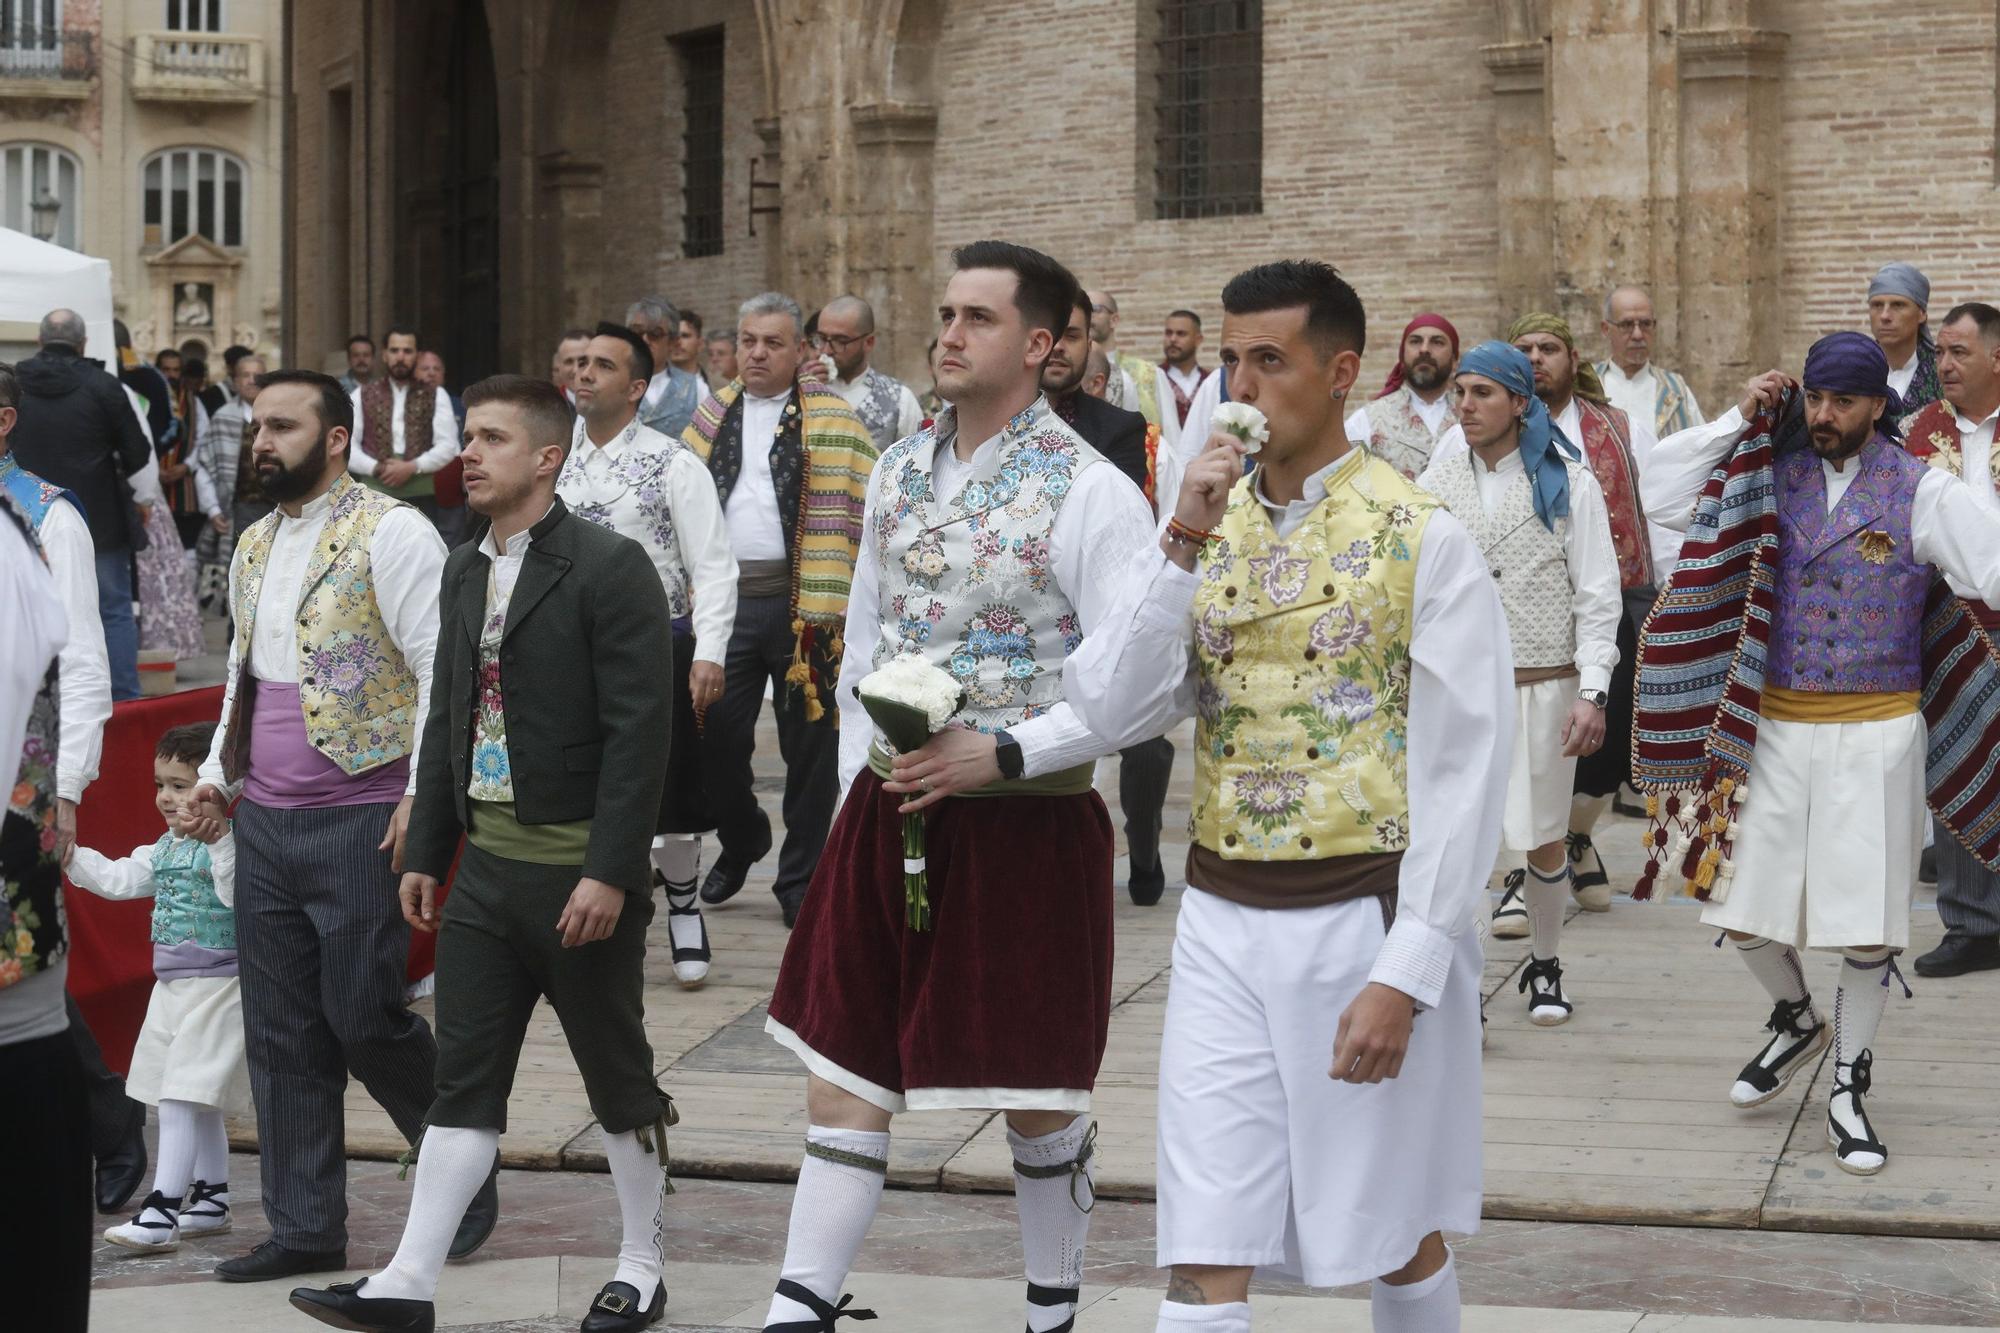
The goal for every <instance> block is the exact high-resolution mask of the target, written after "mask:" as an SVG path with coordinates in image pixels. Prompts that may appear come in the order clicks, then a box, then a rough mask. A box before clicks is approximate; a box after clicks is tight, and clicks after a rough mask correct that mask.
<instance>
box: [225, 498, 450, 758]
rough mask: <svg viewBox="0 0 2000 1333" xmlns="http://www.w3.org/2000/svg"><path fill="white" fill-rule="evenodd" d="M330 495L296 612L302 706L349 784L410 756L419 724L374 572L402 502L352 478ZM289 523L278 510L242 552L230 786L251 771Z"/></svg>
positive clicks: (313, 737) (312, 736)
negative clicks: (381, 528)
mask: <svg viewBox="0 0 2000 1333" xmlns="http://www.w3.org/2000/svg"><path fill="white" fill-rule="evenodd" d="M329 495H330V496H331V497H332V512H331V513H329V514H328V515H327V519H326V526H325V527H324V528H323V529H321V531H320V537H319V545H318V547H317V548H316V549H315V550H314V551H313V554H312V558H311V560H309V561H308V562H307V564H306V576H305V585H304V589H303V591H302V594H301V597H300V601H299V605H298V608H297V610H296V615H297V617H298V645H299V660H298V674H299V705H300V707H302V708H303V709H304V710H305V724H306V740H307V741H308V742H309V743H310V744H311V745H312V747H313V749H315V750H318V751H319V752H320V753H321V754H323V755H325V756H326V757H327V758H328V759H330V760H332V761H333V762H334V763H335V764H336V765H338V766H339V767H340V769H341V771H342V772H344V773H347V774H349V775H350V776H352V775H353V774H357V773H365V772H367V771H369V770H370V769H373V768H379V767H381V766H382V765H383V764H387V763H391V762H393V761H395V760H397V759H401V758H402V757H403V756H404V755H406V754H408V753H409V752H410V743H411V741H412V739H413V738H414V736H415V734H416V728H417V724H418V722H419V721H421V719H419V718H418V717H417V715H416V713H417V675H416V672H415V671H413V670H411V669H410V664H409V663H408V662H406V661H404V660H403V654H402V652H401V651H400V650H399V649H398V648H397V647H396V645H395V644H394V642H392V641H391V640H390V638H389V627H388V626H387V625H386V624H384V623H383V620H382V609H381V607H379V606H377V605H376V602H375V587H374V583H373V581H372V579H371V578H370V571H369V564H368V542H369V539H370V538H371V537H373V536H374V533H375V525H376V524H378V523H380V522H381V521H382V519H383V518H384V517H385V516H386V515H387V514H388V513H389V512H390V511H391V510H393V509H394V508H396V506H397V505H399V504H401V503H402V501H400V500H394V499H391V498H390V497H388V496H386V495H382V494H381V493H379V492H377V491H372V490H370V489H368V488H367V487H366V486H360V485H357V484H355V482H354V480H353V479H352V478H351V477H349V476H348V475H347V474H346V473H342V474H341V475H340V476H339V477H338V478H336V479H335V481H334V483H333V489H332V490H331V491H330V492H329ZM283 516H284V511H282V510H278V511H275V512H273V513H271V514H269V515H268V516H266V517H264V518H262V519H260V520H258V521H257V522H256V523H254V524H252V525H251V526H250V528H249V530H248V531H246V532H245V533H244V534H243V537H242V539H241V540H240V541H239V542H238V543H237V546H236V562H235V574H236V577H235V580H234V582H235V586H236V592H235V602H234V605H233V607H232V609H233V611H234V612H235V616H236V659H237V661H238V663H239V664H240V670H241V676H240V678H239V679H238V680H237V682H236V695H235V703H234V706H233V708H232V711H231V716H230V721H229V740H230V744H229V747H228V750H229V752H228V753H227V754H225V755H224V756H223V769H224V772H225V776H227V777H228V779H229V780H230V781H231V782H235V781H238V780H239V779H241V778H242V776H243V774H244V773H245V772H246V771H248V769H249V766H250V729H249V726H248V725H247V724H248V721H249V718H248V714H247V706H248V699H249V697H250V695H251V694H252V693H254V690H253V688H252V682H251V676H250V643H251V639H252V636H253V635H254V634H255V632H256V627H257V602H258V599H259V597H260V596H261V594H262V593H263V591H264V571H265V569H266V568H267V567H268V565H269V564H270V556H271V542H272V540H273V539H274V538H275V537H276V535H277V531H278V522H279V520H280V519H281V518H283Z"/></svg>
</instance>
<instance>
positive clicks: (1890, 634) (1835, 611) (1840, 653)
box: [1765, 435, 1934, 694]
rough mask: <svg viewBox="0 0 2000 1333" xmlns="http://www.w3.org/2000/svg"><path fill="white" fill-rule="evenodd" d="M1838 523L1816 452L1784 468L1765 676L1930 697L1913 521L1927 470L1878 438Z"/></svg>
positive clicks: (1840, 689)
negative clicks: (1925, 689)
mask: <svg viewBox="0 0 2000 1333" xmlns="http://www.w3.org/2000/svg"><path fill="white" fill-rule="evenodd" d="M1847 466H1849V467H1852V468H1859V469H1860V472H1859V473H1858V474H1857V475H1856V476H1855V478H1854V480H1853V481H1852V482H1850V483H1848V487H1847V490H1846V492H1845V493H1843V494H1842V495H1841V497H1840V502H1839V503H1838V504H1836V505H1835V506H1834V507H1833V512H1832V513H1831V514H1829V513H1827V511H1826V470H1825V469H1824V468H1823V467H1822V466H1821V465H1820V461H1819V456H1818V455H1817V454H1815V453H1813V451H1812V450H1810V449H1796V450H1793V451H1792V452H1791V453H1790V454H1787V455H1786V456H1785V457H1783V458H1781V459H1779V460H1778V464H1777V468H1776V475H1777V483H1778V569H1777V603H1778V606H1777V613H1776V615H1774V616H1773V617H1772V621H1771V659H1770V665H1769V667H1768V668H1767V669H1766V672H1765V678H1766V680H1767V681H1769V682H1770V683H1771V684H1774V685H1782V686H1784V687H1786V688H1787V689H1793V690H1817V691H1820V692H1823V693H1829V694H1874V693H1882V692H1890V691H1905V690H1920V689H1922V688H1923V685H1924V673H1923V634H1922V629H1923V615H1924V597H1925V595H1926V594H1927V593H1928V591H1929V589H1930V581H1931V576H1932V573H1933V572H1934V571H1933V570H1932V568H1931V566H1929V565H1927V564H1919V563H1917V559H1916V555H1915V552H1914V551H1913V550H1912V549H1911V548H1912V546H1913V545H1914V543H1913V542H1912V541H1911V538H1910V516H1911V514H1912V512H1913V511H1914V509H1915V506H1916V498H1917V484H1918V483H1919V482H1921V481H1922V480H1923V476H1924V471H1925V465H1924V464H1923V463H1921V462H1919V461H1917V460H1916V459H1914V458H1912V457H1911V456H1910V455H1909V454H1907V453H1905V452H1903V450H1901V449H1899V448H1897V447H1896V445H1895V444H1893V443H1891V442H1890V441H1888V440H1886V439H1883V438H1882V437H1881V436H1879V435H1878V436H1876V437H1875V438H1874V439H1873V440H1870V441H1869V442H1868V443H1867V444H1865V445H1863V446H1862V448H1861V452H1860V453H1859V454H1857V455H1855V456H1854V457H1853V458H1852V459H1850V460H1848V463H1847Z"/></svg>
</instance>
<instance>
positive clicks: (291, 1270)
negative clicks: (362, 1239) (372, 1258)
mask: <svg viewBox="0 0 2000 1333" xmlns="http://www.w3.org/2000/svg"><path fill="white" fill-rule="evenodd" d="M345 1267H347V1251H346V1250H288V1249H286V1248H285V1247H284V1246H282V1245H280V1244H278V1242H277V1241H275V1240H267V1241H265V1242H264V1243H263V1244H262V1245H259V1246H258V1247H257V1248H256V1249H254V1250H252V1251H250V1253H248V1254H239V1255H238V1256H236V1257H235V1258H234V1259H224V1260H223V1261H222V1262H221V1263H219V1264H217V1265H216V1266H215V1275H216V1276H217V1277H219V1278H221V1279H222V1280H223V1281H224V1282H269V1281H270V1280H271V1279H273V1278H280V1277H298V1276H300V1275H301V1274H304V1273H338V1272H339V1271H340V1270H341V1269H343V1268H345Z"/></svg>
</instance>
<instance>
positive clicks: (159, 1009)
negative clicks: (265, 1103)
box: [66, 722, 249, 1252]
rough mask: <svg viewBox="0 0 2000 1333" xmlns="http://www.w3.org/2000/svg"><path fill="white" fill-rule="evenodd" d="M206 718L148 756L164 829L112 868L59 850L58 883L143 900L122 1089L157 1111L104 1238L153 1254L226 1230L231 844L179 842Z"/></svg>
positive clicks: (94, 856) (236, 1093) (239, 1089)
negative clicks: (154, 1163)
mask: <svg viewBox="0 0 2000 1333" xmlns="http://www.w3.org/2000/svg"><path fill="white" fill-rule="evenodd" d="M214 734H215V724H214V723H213V722H202V723H196V724H194V725H192V726H185V727H174V728H172V729H171V730H169V731H168V732H167V733H166V734H165V735H163V736H161V737H160V743H159V746H158V748H157V749H156V750H155V752H154V755H153V790H154V797H153V803H154V805H155V806H156V807H157V808H158V809H159V812H160V816H161V818H163V819H165V820H166V822H167V832H166V833H165V835H164V836H162V837H161V838H160V840H159V841H158V842H155V843H153V844H151V845H150V846H145V847H137V848H134V849H133V851H132V854H131V855H130V856H127V857H124V858H123V859H121V860H117V861H113V860H111V859H110V858H108V857H106V856H103V855H102V854H100V853H98V852H93V851H91V850H90V849H89V848H87V847H78V848H76V849H75V850H74V851H73V852H71V853H70V859H69V863H68V866H67V867H66V868H67V870H68V872H69V877H70V880H71V882H72V883H74V884H75V885H76V886H77V887H78V888H81V889H87V890H89V891H90V892H92V893H94V894H96V895H98V896H99V897H100V898H111V899H124V898H151V899H153V975H154V976H155V977H156V978H157V982H156V984H155V985H154V987H153V998H152V1002H151V1003H150V1004H148V1005H147V1007H146V1022H145V1025H144V1026H143V1027H141V1028H140V1029H139V1041H138V1044H137V1045H136V1046H134V1047H133V1050H132V1067H131V1071H130V1072H129V1073H127V1074H126V1076H125V1091H126V1092H127V1094H129V1095H130V1096H132V1097H133V1098H135V1099H137V1100H138V1101H142V1102H145V1103H148V1104H149V1105H152V1106H156V1107H158V1108H159V1117H160V1146H159V1154H158V1168H157V1170H156V1171H155V1173H154V1176H153V1192H152V1194H150V1195H148V1196H147V1198H146V1201H145V1203H144V1204H142V1205H140V1208H139V1212H138V1214H137V1215H136V1216H135V1217H133V1219H132V1220H131V1221H130V1222H126V1223H123V1224H122V1225H119V1226H115V1227H112V1228H110V1229H109V1230H107V1231H106V1232H105V1233H104V1238H105V1239H106V1240H108V1241H110V1242H111V1243H112V1244H114V1245H122V1246H124V1247H125V1248H127V1249H132V1250H146V1251H153V1252H156V1251H161V1250H171V1249H174V1248H176V1247H178V1246H179V1244H180V1241H181V1237H182V1236H214V1235H220V1234H221V1233H223V1232H225V1231H227V1230H229V1140H228V1138H227V1137H226V1136H225V1135H224V1133H223V1128H222V1117H223V1115H224V1113H225V1112H227V1111H235V1110H240V1109H241V1108H242V1107H244V1106H246V1105H247V1104H248V1101H249V1097H248V1087H249V1081H248V1074H247V1071H246V1069H245V1066H244V1058H243V1002H242V997H241V993H240V991H239V989H238V982H237V979H236V916H235V912H234V910H233V906H232V904H233V903H234V902H235V898H236V843H235V840H234V839H233V838H232V837H231V835H230V834H228V833H224V834H223V835H222V836H221V837H220V838H219V839H218V840H217V841H216V842H215V844H214V845H213V846H207V845H204V844H203V843H201V842H198V841H196V840H195V839H193V838H189V837H184V836H182V834H181V832H180V829H181V823H182V819H183V817H184V815H185V812H186V809H187V805H188V798H189V796H190V795H191V794H192V793H193V791H194V788H195V782H196V779H195V770H196V768H197V767H198V766H199V765H200V764H201V761H202V759H203V758H204V757H206V755H207V754H208V747H209V741H210V739H211V738H212V737H213V736H214Z"/></svg>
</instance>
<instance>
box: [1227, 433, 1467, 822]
mask: <svg viewBox="0 0 2000 1333" xmlns="http://www.w3.org/2000/svg"><path fill="white" fill-rule="evenodd" d="M1254 484H1255V482H1254V478H1249V477H1246V478H1244V479H1243V480H1242V481H1240V482H1238V483H1237V485H1236V489H1235V492H1234V493H1233V494H1232V495H1231V496H1230V500H1229V508H1228V510H1227V512H1226V513H1225V514H1224V515H1223V519H1222V524H1221V527H1220V537H1221V540H1219V541H1217V542H1215V543H1214V544H1212V545H1211V546H1210V547H1209V551H1208V555H1207V557H1206V558H1205V560H1204V562H1203V566H1202V571H1201V585H1200V587H1199V588H1198V589H1197V591H1196V593H1195V601H1194V614H1195V662H1196V667H1197V670H1198V671H1199V673H1200V680H1199V682H1198V684H1197V687H1196V694H1195V783H1194V813H1193V819H1192V825H1193V832H1194V837H1195V840H1196V841H1197V842H1199V843H1200V844H1201V845H1202V846H1203V847H1206V848H1208V849H1209V850H1210V851H1212V852H1216V853H1218V854H1219V855H1221V856H1222V857H1224V858H1225V859H1232V860H1251V861H1309V860H1317V859H1321V858H1325V857H1334V856H1352V855H1357V854H1361V853H1368V852H1396V851H1401V850H1403V849H1404V848H1405V847H1407V846H1409V842H1410V819H1409V813H1410V812H1409V788H1408V774H1409V745H1408V734H1409V703H1410V629H1411V620H1412V607H1413V606H1414V604H1415V600H1416V582H1417V551H1418V548H1419V546H1420V544H1421V543H1422V540H1423V534H1424V529H1425V528H1426V527H1427V526H1428V524H1429V522H1430V517H1431V515H1432V514H1434V513H1435V512H1437V509H1438V507H1439V506H1438V503H1437V501H1435V500H1433V499H1431V498H1430V497H1429V496H1428V495H1426V494H1425V493H1424V492H1423V491H1420V490H1418V489H1417V487H1416V486H1415V484H1414V483H1412V482H1410V481H1409V480H1408V479H1406V478H1405V477H1404V476H1403V475H1402V474H1401V473H1400V472H1398V471H1397V470H1396V469H1395V468H1394V467H1391V466H1390V465H1389V464H1388V463H1386V462H1384V461H1383V460H1382V459H1380V458H1377V457H1375V456H1374V455H1373V454H1371V453H1368V452H1367V451H1365V450H1360V449H1357V450H1354V451H1353V452H1352V453H1351V454H1350V455H1349V456H1348V459H1347V461H1346V462H1344V463H1343V464H1342V465H1341V466H1340V467H1339V468H1338V469H1337V470H1336V471H1335V472H1334V473H1333V475H1332V476H1331V477H1330V478H1329V479H1328V481H1327V495H1326V498H1325V499H1324V500H1322V501H1320V503H1319V504H1318V505H1317V506H1316V507H1315V508H1314V509H1313V511H1312V513H1311V514H1309V515H1308V516H1307V517H1306V518H1305V520H1304V521H1303V522H1302V523H1300V524H1299V526H1298V527H1297V528H1295V529H1293V531H1292V533H1291V535H1290V536H1289V537H1279V536H1278V532H1277V529H1276V528H1275V527H1273V526H1272V523H1271V519H1270V516H1269V515H1268V514H1267V513H1266V512H1265V509H1264V506H1263V505H1262V504H1261V503H1260V502H1259V501H1258V500H1257V498H1256V494H1255V492H1254V490H1253V489H1252V487H1253V486H1254Z"/></svg>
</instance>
